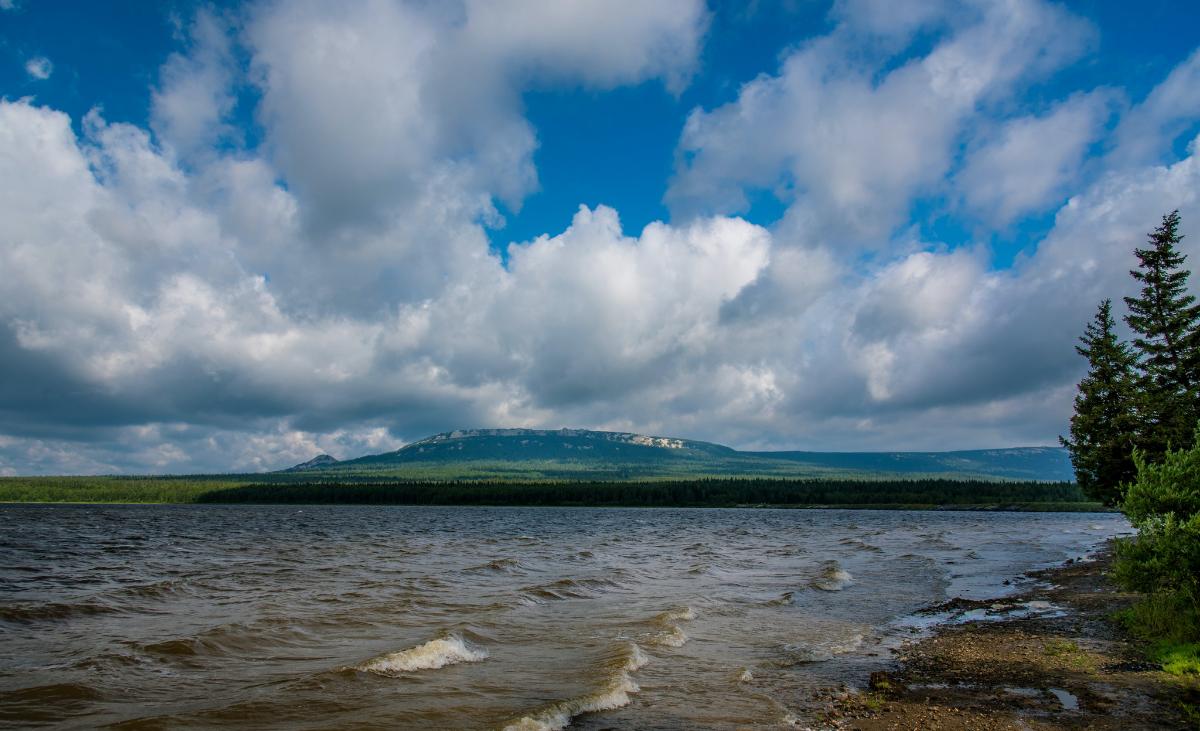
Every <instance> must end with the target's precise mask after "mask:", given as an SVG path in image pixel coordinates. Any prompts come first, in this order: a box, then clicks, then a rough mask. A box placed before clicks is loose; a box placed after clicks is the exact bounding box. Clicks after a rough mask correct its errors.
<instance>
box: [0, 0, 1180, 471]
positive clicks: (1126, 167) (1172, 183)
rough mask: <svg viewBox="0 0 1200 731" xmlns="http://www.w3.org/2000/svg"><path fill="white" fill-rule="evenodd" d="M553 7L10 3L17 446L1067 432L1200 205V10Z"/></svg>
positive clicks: (228, 447) (886, 440)
mask: <svg viewBox="0 0 1200 731" xmlns="http://www.w3.org/2000/svg"><path fill="white" fill-rule="evenodd" d="M548 7H549V6H546V5H539V4H538V3H535V2H523V1H517V0H515V1H514V2H510V3H479V2H473V1H470V0H464V2H462V3H441V4H436V5H428V4H422V3H405V2H402V1H401V0H395V1H392V0H363V1H362V2H353V3H348V4H346V5H344V6H336V7H335V6H328V5H323V4H321V3H315V2H313V3H304V2H297V3H271V2H251V3H219V4H212V3H190V2H170V3H162V4H158V5H154V6H147V5H146V4H144V3H135V2H111V3H70V4H67V3H55V4H51V3H40V2H36V1H34V0H13V1H12V2H7V3H0V96H2V97H3V102H2V104H3V116H0V133H3V135H4V136H3V139H2V140H0V145H2V146H3V147H4V148H6V149H7V152H6V151H5V149H0V160H3V161H4V162H3V165H4V167H3V178H0V180H4V184H5V185H6V186H9V187H13V186H16V187H18V188H20V190H16V191H15V192H14V194H13V195H9V196H8V201H9V203H8V205H12V206H18V205H19V206H21V208H15V209H14V211H11V212H7V213H5V212H3V211H0V213H4V218H5V219H7V220H8V223H7V224H6V226H7V229H4V228H3V227H0V262H3V264H4V266H5V269H6V270H8V271H13V272H16V273H17V276H15V277H10V278H8V280H9V281H7V282H6V284H5V285H3V286H5V287H8V290H7V291H0V295H2V296H3V302H4V304H3V305H2V306H0V350H4V351H5V352H6V353H7V354H8V355H7V357H6V360H5V362H6V365H5V366H4V367H5V368H7V370H8V373H7V374H0V375H7V380H8V381H9V382H10V384H12V383H19V384H23V385H21V386H11V385H10V387H9V388H8V389H7V390H0V470H3V471H5V472H11V473H24V472H60V471H91V472H95V471H99V472H104V471H113V470H120V471H161V470H188V471H193V470H198V469H265V468H273V467H278V466H282V465H286V464H290V463H292V462H296V461H301V459H306V458H308V457H310V456H312V455H311V454H309V453H310V452H312V453H315V452H316V451H328V452H332V453H335V454H336V455H337V456H339V457H341V456H352V455H354V454H360V453H364V452H367V451H377V450H382V449H387V448H395V447H396V446H399V445H401V444H403V443H405V442H407V441H411V440H414V439H418V438H421V437H422V436H425V435H426V434H427V433H430V432H433V431H439V430H443V429H452V428H457V427H470V426H547V427H558V426H575V427H594V428H613V429H628V430H635V431H644V432H654V433H663V434H668V435H672V436H684V437H693V438H701V439H712V440H716V441H722V442H725V443H730V444H733V445H735V446H744V447H762V448H773V447H778V448H799V449H803V448H813V449H932V448H958V447H961V448H969V447H986V446H1012V445H1019V444H1036V443H1042V444H1045V443H1052V442H1053V441H1054V438H1055V437H1056V435H1057V434H1058V433H1060V432H1062V431H1063V430H1064V429H1065V421H1066V417H1067V416H1068V415H1069V411H1070V398H1071V393H1072V387H1073V383H1074V382H1075V380H1077V379H1078V376H1079V374H1080V368H1081V364H1080V363H1079V362H1077V361H1078V359H1077V358H1076V357H1075V356H1074V353H1073V350H1072V348H1071V339H1072V338H1073V337H1074V335H1075V334H1076V333H1077V332H1078V331H1079V330H1081V329H1082V325H1083V323H1084V322H1086V319H1087V317H1088V315H1089V313H1090V311H1091V310H1092V308H1094V306H1095V302H1096V301H1097V299H1098V298H1099V297H1102V296H1112V297H1119V296H1120V294H1122V293H1123V292H1124V291H1125V290H1126V289H1127V288H1128V286H1129V285H1128V282H1127V281H1125V280H1126V279H1127V276H1126V275H1125V272H1126V271H1127V270H1128V268H1129V266H1130V261H1129V253H1130V251H1131V250H1132V248H1133V246H1135V245H1137V244H1138V243H1139V241H1140V238H1141V236H1142V235H1144V233H1145V232H1146V231H1149V230H1150V229H1151V228H1153V226H1154V225H1155V223H1156V222H1157V219H1158V217H1159V216H1161V215H1162V213H1165V212H1166V211H1168V210H1170V209H1173V208H1176V207H1178V208H1180V209H1181V210H1182V211H1183V213H1184V225H1185V231H1186V230H1189V226H1190V224H1189V223H1188V221H1189V220H1191V217H1190V213H1191V210H1192V207H1193V206H1194V205H1195V198H1196V192H1195V186H1194V185H1192V182H1193V180H1192V178H1190V177H1189V175H1191V174H1192V169H1193V167H1194V162H1193V155H1194V153H1195V148H1194V147H1193V146H1192V143H1193V140H1194V139H1195V138H1196V136H1197V134H1198V133H1200V88H1197V87H1198V86H1200V84H1198V81H1197V80H1198V79H1200V61H1198V60H1197V47H1198V46H1200V31H1197V30H1196V29H1198V28H1200V6H1196V5H1195V4H1192V3H1175V2H1167V1H1165V0H1162V1H1159V2H1146V3H1141V4H1138V5H1137V6H1134V5H1133V4H1130V3H1122V2H1101V1H1100V0H1089V1H1087V2H1073V3H1070V4H1055V3H1048V2H1042V1H1040V0H1012V2H984V1H982V0H980V1H979V2H965V3H950V2H947V3H936V2H912V3H906V2H875V1H873V0H845V1H841V2H836V3H830V2H803V1H802V0H794V1H793V2H777V3H772V2H757V3H750V4H745V3H715V2H714V3H709V4H705V3H704V2H700V1H699V0H695V1H693V0H678V1H677V2H663V3H652V4H645V3H643V4H641V5H638V4H637V3H628V4H624V3H600V2H587V1H585V0H580V1H579V2H577V3H557V4H555V5H554V6H553V8H554V10H553V12H551V11H550V10H548ZM17 193H19V195H17ZM29 210H38V211H43V212H45V215H41V216H29V215H28V214H27V212H28V211H29ZM656 222H657V223H656ZM652 224H653V225H652ZM1068 282H1069V284H1068ZM63 394H75V397H74V398H66V397H64V396H63ZM305 394H310V396H305Z"/></svg>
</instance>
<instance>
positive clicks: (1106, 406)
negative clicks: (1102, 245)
mask: <svg viewBox="0 0 1200 731" xmlns="http://www.w3.org/2000/svg"><path fill="white" fill-rule="evenodd" d="M1115 326H1116V323H1115V322H1114V321H1113V317H1112V300H1107V299H1106V300H1104V301H1103V302H1101V303H1100V307H1099V309H1097V311H1096V316H1095V318H1094V319H1093V320H1092V322H1090V323H1088V326H1087V329H1086V330H1085V332H1084V334H1083V336H1082V337H1081V338H1079V340H1080V342H1081V343H1082V345H1077V346H1075V350H1077V351H1078V352H1079V354H1080V355H1082V356H1083V357H1085V358H1087V360H1088V373H1087V375H1086V376H1084V378H1083V380H1082V381H1080V382H1079V392H1078V393H1077V394H1076V396H1075V415H1074V416H1072V417H1071V437H1070V439H1064V438H1062V437H1059V440H1060V441H1061V442H1062V444H1063V446H1064V447H1066V448H1067V451H1068V452H1070V455H1071V464H1072V465H1073V466H1074V467H1075V479H1076V481H1077V482H1078V483H1079V487H1080V489H1081V490H1083V492H1084V494H1085V495H1087V496H1088V497H1090V498H1092V499H1093V500H1098V501H1100V502H1103V503H1105V504H1106V505H1115V504H1116V503H1117V502H1119V501H1120V500H1121V485H1122V484H1123V483H1127V482H1129V481H1131V480H1132V479H1133V477H1134V475H1135V474H1136V468H1135V467H1134V463H1133V447H1134V430H1135V425H1136V423H1137V422H1136V419H1135V413H1134V398H1133V397H1134V394H1133V386H1134V377H1135V373H1134V363H1135V358H1134V356H1133V353H1132V352H1130V350H1129V346H1128V345H1127V344H1125V343H1123V342H1121V341H1120V340H1119V339H1118V338H1117V335H1116V333H1115V332H1114V327H1115Z"/></svg>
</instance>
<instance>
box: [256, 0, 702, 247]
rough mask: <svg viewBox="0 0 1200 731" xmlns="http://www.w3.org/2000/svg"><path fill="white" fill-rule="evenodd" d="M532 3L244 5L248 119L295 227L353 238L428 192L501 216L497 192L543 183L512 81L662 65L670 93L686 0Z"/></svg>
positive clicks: (586, 76) (684, 64) (685, 59)
mask: <svg viewBox="0 0 1200 731" xmlns="http://www.w3.org/2000/svg"><path fill="white" fill-rule="evenodd" d="M536 7H537V9H536V11H534V10H533V5H531V4H530V3H526V2H519V1H515V0H514V1H513V2H501V3H488V2H467V3H465V4H463V5H462V6H461V7H460V6H456V5H452V4H417V3H412V4H404V3H392V2H382V1H380V0H375V1H371V0H361V1H359V2H352V3H348V4H345V5H339V6H336V7H335V6H331V5H329V4H328V3H317V2H300V3H274V4H267V5H266V6H264V7H262V8H261V9H260V10H259V11H258V12H256V13H254V15H253V18H252V19H251V21H250V22H249V24H248V27H247V31H246V35H247V39H248V42H249V45H250V48H251V53H252V67H253V69H254V75H255V78H256V79H257V83H258V85H259V87H260V89H261V92H262V103H261V105H260V107H259V117H260V119H261V121H262V122H263V124H264V125H265V126H266V127H267V129H268V132H269V135H270V151H271V154H272V159H273V161H274V163H275V164H276V165H277V167H278V168H279V169H280V170H281V171H282V173H283V174H284V175H285V176H286V178H287V180H288V182H289V186H290V189H291V190H293V191H294V192H295V193H296V195H297V196H298V197H299V198H300V199H301V201H302V202H303V206H302V210H303V211H304V217H305V221H306V224H307V225H308V226H309V227H310V228H312V229H313V230H314V231H315V232H317V233H318V234H320V235H328V234H329V233H331V232H338V231H342V230H344V229H345V228H346V227H350V228H352V229H355V230H356V235H357V234H358V233H360V232H361V231H362V230H363V228H364V226H365V227H367V228H368V229H369V228H371V227H374V228H375V229H376V230H378V229H380V228H383V227H386V226H387V225H389V224H390V223H391V222H394V221H396V220H397V219H400V218H407V217H411V216H413V215H414V214H416V213H418V212H416V211H414V210H412V207H413V206H428V205H429V204H430V201H429V199H430V198H431V197H432V198H437V199H439V202H438V203H437V204H435V205H441V206H446V205H449V206H451V207H453V208H454V209H455V211H454V214H453V215H458V214H459V212H462V213H466V214H468V215H470V216H473V217H476V218H481V219H484V220H489V221H492V222H497V216H498V214H497V213H496V211H495V209H494V208H493V207H492V202H493V200H494V199H499V200H501V201H503V202H504V203H505V204H506V205H508V206H509V207H510V208H516V207H519V206H520V203H521V201H522V200H523V199H524V197H525V196H526V195H528V194H529V193H530V192H532V191H534V190H536V188H537V185H538V182H537V172H536V170H535V169H534V166H533V161H532V155H533V151H534V149H535V148H536V146H537V140H536V135H535V133H534V130H533V129H532V127H531V126H530V125H529V123H528V122H527V121H526V120H525V119H524V117H523V116H522V113H521V103H520V93H519V92H520V89H521V88H523V87H525V86H527V85H529V84H531V83H543V84H550V83H584V84H588V85H592V86H597V87H600V88H609V87H612V86H615V85H617V84H626V83H637V82H641V81H645V80H648V79H653V78H662V79H663V80H664V82H665V83H666V84H667V85H668V87H669V88H671V89H674V90H678V89H680V88H682V85H683V84H684V83H685V82H686V79H687V77H688V76H689V75H690V73H691V70H692V68H693V66H694V64H695V59H696V56H697V53H698V51H697V47H698V44H699V40H700V36H701V33H702V31H703V28H704V23H705V22H706V15H705V13H704V10H703V5H702V3H700V2H697V1H694V0H689V1H687V2H663V3H638V2H622V3H617V4H616V5H615V6H614V4H613V3H611V2H601V1H600V0H573V1H572V2H565V3H555V4H553V5H551V6H546V5H544V4H537V6H536ZM532 13H535V14H536V15H537V18H538V20H537V22H530V16H531V14H532ZM364 109H370V110H371V113H370V114H363V113H362V112H361V110H364ZM443 199H444V200H446V201H447V202H442V200H443ZM434 215H436V213H434ZM342 243H344V242H342Z"/></svg>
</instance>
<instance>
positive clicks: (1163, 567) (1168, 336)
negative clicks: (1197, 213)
mask: <svg viewBox="0 0 1200 731" xmlns="http://www.w3.org/2000/svg"><path fill="white" fill-rule="evenodd" d="M1179 224H1180V219H1179V212H1178V211H1174V212H1172V213H1169V214H1167V215H1166V216H1163V219H1162V224H1161V225H1160V226H1159V227H1158V228H1156V229H1155V230H1154V231H1153V232H1152V233H1151V234H1150V235H1149V237H1148V238H1149V245H1148V246H1147V247H1146V248H1139V249H1135V250H1134V254H1135V255H1136V256H1137V258H1138V262H1139V265H1138V268H1137V269H1134V270H1132V271H1131V272H1130V275H1131V276H1132V277H1133V278H1134V280H1135V281H1137V282H1138V284H1139V285H1140V286H1141V289H1140V291H1139V293H1138V295H1137V296H1134V297H1126V298H1125V306H1126V308H1127V310H1128V312H1127V314H1126V316H1125V323H1126V324H1127V325H1128V326H1129V330H1130V332H1131V334H1132V335H1133V339H1132V342H1131V343H1126V342H1123V341H1122V340H1121V339H1120V338H1119V337H1118V335H1117V332H1116V321H1115V320H1114V318H1113V316H1112V302H1111V300H1104V301H1103V302H1101V303H1100V307H1099V309H1098V310H1097V312H1096V316H1095V318H1094V319H1093V321H1092V322H1091V324H1089V325H1088V326H1087V329H1086V330H1085V332H1084V335H1083V337H1081V338H1080V340H1081V345H1080V346H1077V348H1076V349H1077V350H1078V351H1079V353H1080V354H1081V355H1083V356H1084V357H1085V358H1087V360H1088V366H1089V368H1088V373H1087V375H1086V376H1085V377H1084V378H1083V380H1082V381H1080V383H1079V392H1078V395H1077V396H1076V398H1075V415H1074V416H1073V417H1072V418H1071V436H1070V438H1069V439H1063V445H1064V446H1066V447H1067V449H1068V450H1069V451H1070V453H1071V462H1072V464H1073V465H1074V467H1075V472H1076V476H1077V479H1078V481H1079V485H1080V487H1081V488H1082V489H1083V491H1084V492H1085V493H1087V494H1088V495H1089V496H1090V497H1092V498H1093V499H1096V500H1102V501H1104V502H1105V503H1107V504H1109V505H1118V506H1120V508H1121V510H1122V512H1124V513H1125V515H1126V516H1127V517H1128V518H1129V520H1130V522H1131V523H1132V524H1133V525H1134V526H1135V527H1136V528H1137V529H1138V534H1137V536H1136V537H1134V538H1130V539H1126V540H1123V541H1121V542H1119V543H1118V545H1117V564H1116V572H1115V573H1116V577H1117V579H1118V580H1119V581H1120V582H1121V583H1122V584H1123V585H1124V586H1125V587H1127V588H1129V589H1133V590H1136V591H1140V592H1143V594H1144V597H1143V598H1142V599H1141V600H1140V601H1139V602H1138V603H1137V604H1136V605H1135V606H1134V607H1133V608H1132V609H1131V610H1130V611H1128V612H1127V613H1125V615H1124V618H1125V621H1126V622H1127V624H1128V625H1129V626H1130V628H1131V629H1132V630H1133V631H1134V632H1135V633H1136V634H1139V635H1142V636H1143V637H1145V638H1147V639H1149V640H1151V641H1153V642H1154V643H1155V645H1154V649H1153V650H1152V652H1153V653H1154V654H1155V655H1157V656H1158V657H1159V658H1160V659H1161V660H1162V661H1163V663H1164V667H1166V668H1167V669H1168V670H1175V671H1178V672H1187V673H1200V426H1198V425H1197V420H1198V418H1200V304H1197V303H1196V298H1195V297H1194V296H1193V295H1191V294H1189V293H1188V290H1189V287H1188V279H1189V277H1190V276H1191V272H1189V271H1188V270H1187V269H1185V268H1184V267H1183V265H1184V262H1185V261H1186V256H1185V255H1183V254H1181V253H1180V252H1179V251H1178V250H1176V248H1175V247H1176V246H1177V245H1178V244H1179V242H1180V241H1181V240H1182V238H1183V237H1182V236H1181V235H1180V234H1179Z"/></svg>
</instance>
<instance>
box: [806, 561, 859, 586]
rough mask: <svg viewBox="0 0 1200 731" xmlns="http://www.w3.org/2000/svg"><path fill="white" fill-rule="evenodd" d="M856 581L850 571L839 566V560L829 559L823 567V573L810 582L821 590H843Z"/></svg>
mask: <svg viewBox="0 0 1200 731" xmlns="http://www.w3.org/2000/svg"><path fill="white" fill-rule="evenodd" d="M853 583H854V577H853V576H852V575H851V574H850V572H849V571H846V570H845V569H843V568H842V567H841V566H838V563H837V561H829V562H828V563H826V564H825V567H824V568H823V569H821V573H820V574H818V575H817V577H816V578H815V579H813V580H812V581H810V582H809V583H808V585H809V586H811V587H812V588H814V589H820V590H821V591H841V590H842V589H845V588H846V587H847V586H849V585H850V584H853Z"/></svg>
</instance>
